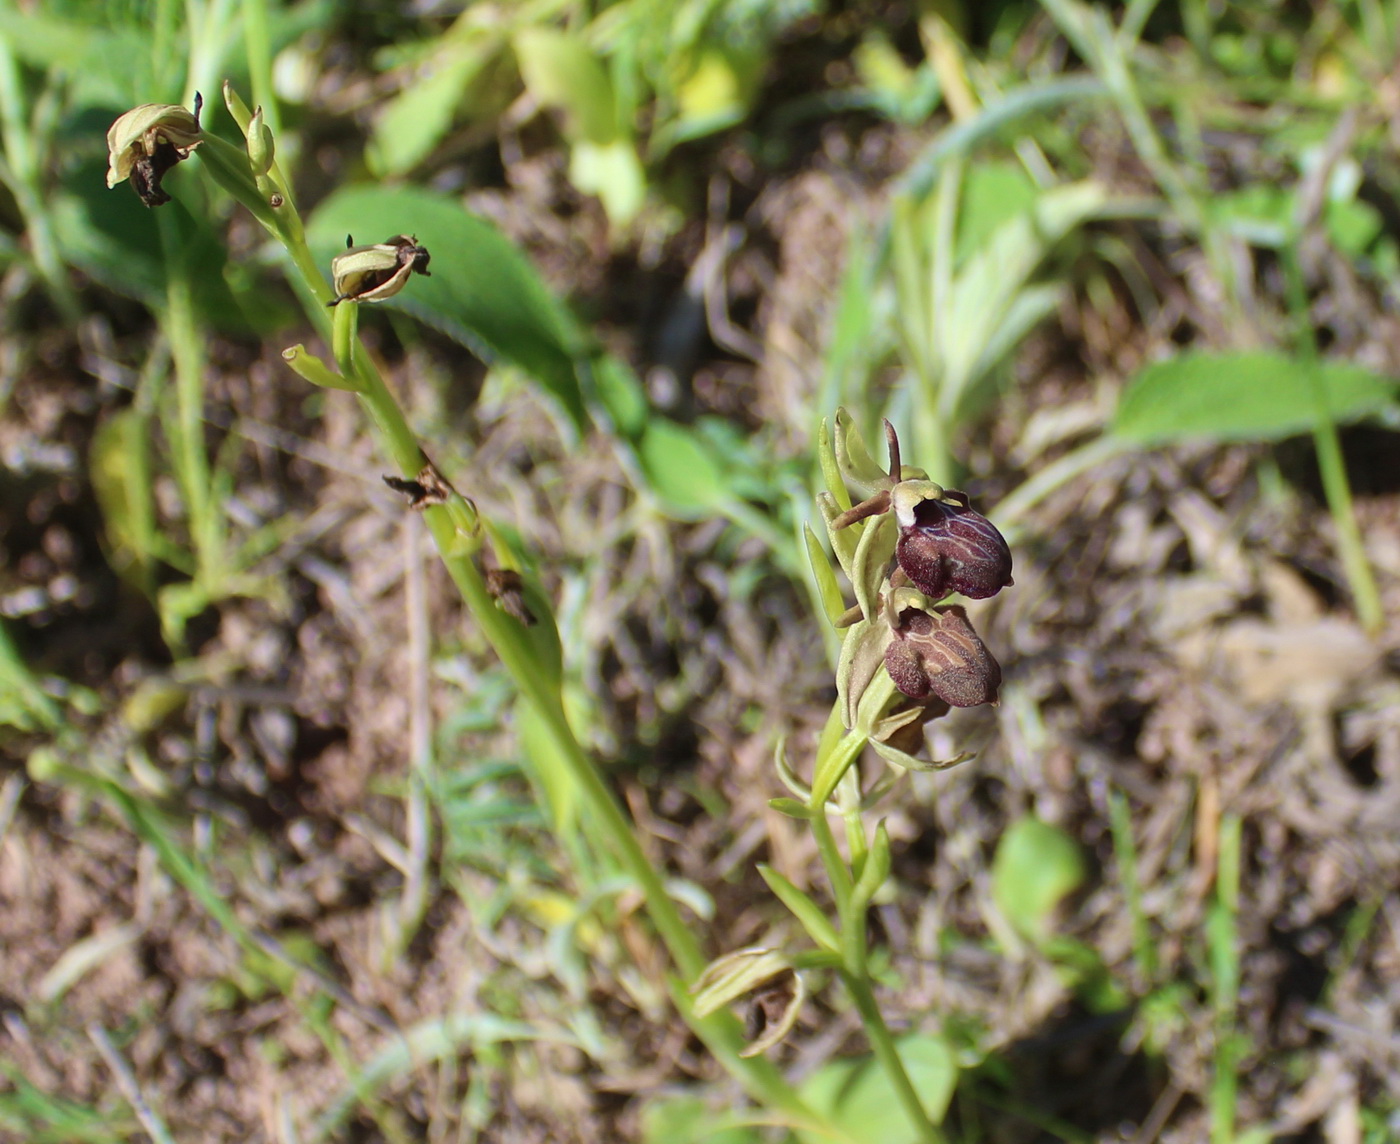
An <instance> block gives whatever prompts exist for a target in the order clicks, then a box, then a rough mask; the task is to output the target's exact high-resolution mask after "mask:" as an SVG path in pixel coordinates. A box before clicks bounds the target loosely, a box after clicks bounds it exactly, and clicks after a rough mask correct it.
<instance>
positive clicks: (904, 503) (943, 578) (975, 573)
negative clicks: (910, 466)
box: [893, 481, 1012, 600]
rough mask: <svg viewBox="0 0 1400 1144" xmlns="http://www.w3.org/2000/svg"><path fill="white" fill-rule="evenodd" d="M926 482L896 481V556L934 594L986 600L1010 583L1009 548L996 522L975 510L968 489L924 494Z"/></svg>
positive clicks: (924, 589)
mask: <svg viewBox="0 0 1400 1144" xmlns="http://www.w3.org/2000/svg"><path fill="white" fill-rule="evenodd" d="M922 483H923V482H917V481H906V482H904V483H903V484H901V485H896V486H895V489H894V498H893V499H894V510H895V520H896V522H897V523H898V524H899V540H898V542H897V544H896V546H895V558H896V559H897V560H898V561H899V566H900V567H901V568H902V569H904V574H905V575H906V576H908V577H909V579H910V580H911V581H912V582H913V584H914V586H915V587H916V588H918V589H919V591H920V592H922V593H923V594H924V595H925V596H927V597H928V598H929V599H930V600H941V599H943V597H944V596H946V595H948V593H949V592H961V593H962V594H963V595H964V596H966V597H968V598H969V599H971V600H985V599H986V598H987V597H988V596H995V595H996V594H997V593H998V592H1000V591H1001V590H1002V589H1003V588H1005V587H1007V586H1008V585H1009V584H1011V583H1012V580H1011V549H1010V548H1008V547H1007V546H1006V541H1005V540H1004V539H1003V538H1002V535H1001V533H1000V532H998V531H997V530H996V527H995V526H994V525H993V524H992V522H991V521H989V520H988V519H987V518H986V517H985V516H983V515H982V514H981V513H980V512H974V511H973V510H972V508H971V506H970V505H969V503H968V499H967V495H966V494H965V493H960V492H958V491H957V490H956V489H943V490H941V492H942V495H941V497H929V496H922V495H920V488H919V486H920V485H921V484H922ZM934 487H935V488H936V487H937V486H934Z"/></svg>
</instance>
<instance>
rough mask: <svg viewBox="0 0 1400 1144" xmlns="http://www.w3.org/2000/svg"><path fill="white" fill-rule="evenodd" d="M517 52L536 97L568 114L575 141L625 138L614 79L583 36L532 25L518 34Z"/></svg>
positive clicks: (566, 118) (569, 130)
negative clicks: (610, 77) (532, 26)
mask: <svg viewBox="0 0 1400 1144" xmlns="http://www.w3.org/2000/svg"><path fill="white" fill-rule="evenodd" d="M515 56H516V59H517V60H519V61H520V74H521V76H522V77H523V78H524V80H525V86H526V87H527V88H528V89H529V91H530V94H531V95H532V96H534V97H535V100H536V101H537V102H538V103H540V104H541V105H543V106H545V107H553V108H556V109H558V110H559V111H562V112H563V113H564V133H565V135H567V136H568V138H569V141H570V142H571V143H577V142H580V141H584V140H586V141H588V142H590V143H597V144H605V143H611V142H613V140H615V139H617V138H619V136H620V134H621V132H620V131H619V124H618V121H617V106H616V104H615V102H614V100H613V87H612V81H611V80H610V79H609V78H608V73H607V71H606V70H605V69H604V68H603V65H602V63H601V62H600V61H599V59H598V57H597V56H595V55H594V54H593V53H592V51H590V50H589V47H588V45H587V44H585V43H584V42H583V40H582V39H580V38H579V37H578V36H575V35H570V34H569V33H568V32H561V31H558V30H556V29H554V28H527V29H525V30H524V31H521V32H517V33H516V36H515Z"/></svg>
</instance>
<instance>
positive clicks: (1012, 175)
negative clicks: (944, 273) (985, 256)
mask: <svg viewBox="0 0 1400 1144" xmlns="http://www.w3.org/2000/svg"><path fill="white" fill-rule="evenodd" d="M1039 194H1040V191H1039V189H1038V188H1037V187H1036V185H1035V184H1034V183H1033V182H1031V178H1030V176H1029V175H1027V174H1026V170H1025V168H1024V167H1023V166H1021V164H1019V163H1012V162H978V163H974V164H972V165H971V166H970V167H969V168H968V169H967V173H966V174H965V175H964V176H963V186H962V193H961V195H960V206H959V209H958V235H957V252H956V256H955V261H956V262H957V263H958V264H959V265H961V264H962V262H963V261H964V260H965V259H966V258H968V256H970V255H972V254H974V253H976V252H977V251H978V250H980V249H981V248H982V247H983V246H984V245H986V244H987V243H988V242H989V241H990V240H991V237H992V235H993V234H995V233H996V230H997V228H998V227H1000V226H1001V225H1002V224H1003V223H1006V222H1010V221H1011V220H1012V219H1014V218H1016V217H1017V216H1018V215H1023V214H1027V213H1028V212H1029V211H1030V210H1031V209H1032V208H1033V207H1034V206H1035V200H1036V197H1037V195H1039Z"/></svg>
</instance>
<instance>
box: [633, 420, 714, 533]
mask: <svg viewBox="0 0 1400 1144" xmlns="http://www.w3.org/2000/svg"><path fill="white" fill-rule="evenodd" d="M637 459H638V460H639V461H640V462H641V465H642V469H643V471H644V472H645V473H646V477H647V480H648V482H649V483H650V485H651V487H652V489H653V490H654V491H655V493H656V494H657V496H659V497H660V498H661V499H662V501H664V502H665V505H666V508H667V510H668V511H670V512H672V513H675V514H676V515H677V516H682V517H691V518H698V517H702V516H706V515H709V514H714V513H721V512H724V511H725V510H726V509H727V508H728V507H729V505H730V504H731V503H732V500H733V498H732V496H731V495H730V492H729V483H728V481H727V480H726V479H725V474H724V470H723V469H722V468H720V465H719V462H718V461H716V460H715V458H714V456H713V455H712V453H711V451H710V449H709V448H708V447H707V443H706V442H705V441H704V439H703V438H701V437H700V436H698V435H697V434H695V433H692V432H691V431H690V430H689V429H687V428H686V427H685V426H684V425H680V424H678V423H677V422H675V421H671V420H669V419H668V418H665V417H658V418H655V419H654V420H652V421H651V422H649V423H648V425H647V427H646V432H645V434H644V435H643V436H642V440H641V443H640V445H639V447H638V450H637Z"/></svg>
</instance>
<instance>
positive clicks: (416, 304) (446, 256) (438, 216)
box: [307, 186, 589, 430]
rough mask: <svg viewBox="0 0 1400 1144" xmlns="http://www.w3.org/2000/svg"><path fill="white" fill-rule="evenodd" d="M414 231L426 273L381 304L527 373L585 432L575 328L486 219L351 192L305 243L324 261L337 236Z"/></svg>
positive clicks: (443, 204)
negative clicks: (427, 258) (424, 252)
mask: <svg viewBox="0 0 1400 1144" xmlns="http://www.w3.org/2000/svg"><path fill="white" fill-rule="evenodd" d="M405 233H408V234H413V235H415V236H416V237H417V238H418V241H419V242H421V243H422V244H423V245H424V246H426V247H427V248H428V250H429V251H430V252H431V254H432V264H431V275H432V276H431V277H430V278H415V279H414V282H413V286H412V288H411V289H408V290H404V291H402V292H401V293H399V294H397V295H395V296H394V297H393V298H392V299H390V300H389V301H388V302H386V303H384V305H390V306H396V307H398V308H400V309H403V310H405V311H407V312H408V313H410V314H412V315H413V316H414V317H416V318H419V319H421V320H422V321H424V322H427V323H428V324H429V325H431V326H434V327H436V328H437V329H440V330H442V331H443V332H444V333H446V334H448V335H450V336H451V337H454V338H456V339H457V340H458V341H460V342H462V344H463V345H466V346H467V347H468V348H470V349H471V350H473V352H476V353H479V354H482V355H483V356H485V357H486V358H487V359H488V360H489V359H491V358H494V357H501V358H504V359H506V360H507V361H510V362H512V363H514V364H515V365H517V366H519V367H520V368H521V369H523V370H524V371H525V372H526V373H528V374H530V375H531V376H532V377H533V378H534V379H535V380H536V381H538V382H539V383H540V384H541V385H542V386H544V388H545V389H547V390H548V391H549V392H550V393H551V394H552V395H553V396H554V397H555V398H556V399H557V400H558V401H559V403H560V404H561V405H562V406H563V407H564V410H565V411H566V412H567V413H568V414H569V416H570V417H571V418H572V419H573V421H574V423H575V425H576V427H577V428H578V429H580V430H583V429H584V428H585V427H586V423H587V415H586V413H585V411H584V404H583V395H582V391H581V388H580V382H579V369H580V368H581V367H582V366H583V365H584V364H586V356H587V353H588V351H589V347H588V343H587V340H586V338H585V335H584V333H583V331H582V330H581V329H580V327H579V325H578V323H577V322H576V321H575V319H574V317H573V315H572V314H570V313H569V311H568V310H567V309H566V308H565V307H564V306H563V305H562V304H561V303H560V302H559V301H558V299H556V298H555V297H554V296H553V295H552V294H551V293H550V291H549V288H548V287H547V286H546V285H545V284H544V282H543V280H542V279H541V278H540V276H539V274H538V272H537V271H536V270H535V268H534V267H533V266H532V265H531V264H530V261H529V259H527V258H526V257H525V256H524V255H523V254H522V253H521V252H520V251H519V250H518V249H516V247H515V246H514V244H512V243H511V241H510V240H509V239H507V238H506V237H505V236H504V235H502V234H501V232H500V231H498V230H497V229H496V228H495V227H494V226H492V225H491V224H490V223H489V222H487V221H486V220H485V219H482V218H479V217H477V216H476V215H474V214H472V213H470V212H469V211H467V210H465V209H464V208H463V207H462V206H461V205H460V204H459V203H457V202H456V201H455V200H453V199H450V198H448V197H446V196H445V195H438V194H434V193H432V192H430V191H422V190H417V189H414V188H411V187H379V186H358V187H349V188H346V189H345V190H342V191H338V192H336V193H335V194H333V195H331V196H330V198H328V199H327V200H326V201H325V202H323V203H322V204H321V205H320V207H318V208H317V210H316V213H315V214H314V215H313V216H312V217H311V221H310V225H309V226H308V228H307V237H308V239H309V241H310V242H311V244H312V249H313V250H314V251H315V252H316V254H317V257H318V259H320V261H321V262H322V263H323V265H327V266H329V264H330V260H331V258H332V257H333V256H334V255H335V254H337V253H338V252H339V251H340V250H342V249H344V246H345V236H346V235H347V234H351V235H354V236H355V239H356V241H362V242H379V241H381V240H382V239H385V238H388V237H390V236H392V235H395V234H405Z"/></svg>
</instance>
